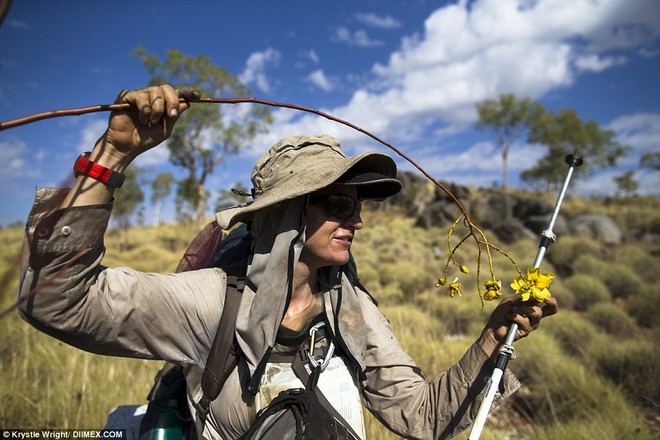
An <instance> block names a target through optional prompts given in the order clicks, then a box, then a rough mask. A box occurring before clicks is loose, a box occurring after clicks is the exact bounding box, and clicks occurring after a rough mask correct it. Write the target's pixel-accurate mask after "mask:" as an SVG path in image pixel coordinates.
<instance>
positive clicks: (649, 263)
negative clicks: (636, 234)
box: [615, 245, 660, 283]
mask: <svg viewBox="0 0 660 440" xmlns="http://www.w3.org/2000/svg"><path fill="white" fill-rule="evenodd" d="M615 257H616V261H617V262H619V263H621V264H622V265H625V266H626V267H629V268H630V269H631V271H634V272H635V273H636V274H637V276H638V277H640V278H641V279H642V280H644V281H645V282H647V283H655V282H656V281H660V259H658V257H655V256H653V255H651V254H650V253H648V252H646V251H645V250H644V249H642V248H641V247H640V246H639V245H635V246H623V247H621V248H619V249H617V252H616V254H615Z"/></svg>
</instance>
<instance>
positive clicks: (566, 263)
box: [547, 235, 603, 274]
mask: <svg viewBox="0 0 660 440" xmlns="http://www.w3.org/2000/svg"><path fill="white" fill-rule="evenodd" d="M584 254H590V255H594V256H599V255H602V254H603V250H602V247H601V245H600V244H598V243H597V242H596V241H594V240H591V239H589V238H586V237H573V236H570V235H569V236H566V237H561V238H560V239H559V240H557V243H555V244H554V245H553V246H552V248H551V251H550V252H548V254H547V258H548V260H550V261H551V262H552V264H553V265H554V266H555V267H556V268H557V270H558V271H561V272H562V273H569V274H570V273H573V269H572V266H573V263H575V260H576V259H577V258H578V257H579V256H580V255H584Z"/></svg>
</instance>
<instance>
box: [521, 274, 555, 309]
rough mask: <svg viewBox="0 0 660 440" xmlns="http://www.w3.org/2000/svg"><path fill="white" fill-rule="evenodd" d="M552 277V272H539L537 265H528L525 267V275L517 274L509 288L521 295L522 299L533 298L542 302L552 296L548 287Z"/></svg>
mask: <svg viewBox="0 0 660 440" xmlns="http://www.w3.org/2000/svg"><path fill="white" fill-rule="evenodd" d="M554 277H555V276H554V274H552V273H541V269H540V268H538V267H537V268H533V267H530V268H529V269H527V275H518V276H516V277H515V278H514V279H513V283H511V288H512V289H513V290H515V292H516V294H517V295H520V296H521V297H522V299H523V301H528V300H529V299H530V298H533V299H535V300H536V301H539V302H543V301H545V300H546V299H548V298H550V297H551V296H552V295H551V294H550V289H548V287H549V286H550V283H551V282H552V279H553V278H554Z"/></svg>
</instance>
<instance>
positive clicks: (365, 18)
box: [355, 13, 401, 29]
mask: <svg viewBox="0 0 660 440" xmlns="http://www.w3.org/2000/svg"><path fill="white" fill-rule="evenodd" d="M355 18H356V19H357V20H358V21H360V22H362V23H364V24H366V25H369V26H373V27H375V28H381V29H397V28H400V27H401V22H400V21H399V20H397V19H396V18H394V17H392V16H391V15H386V16H381V15H378V14H372V13H370V14H357V15H356V16H355Z"/></svg>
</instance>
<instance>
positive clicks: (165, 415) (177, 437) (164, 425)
mask: <svg viewBox="0 0 660 440" xmlns="http://www.w3.org/2000/svg"><path fill="white" fill-rule="evenodd" d="M177 408H178V402H177V401H176V400H170V401H169V402H167V405H165V408H163V410H162V411H161V413H160V415H159V416H158V420H157V421H156V427H155V428H154V429H152V430H151V435H150V436H149V439H150V440H182V439H183V420H181V418H180V417H179V415H178V414H177Z"/></svg>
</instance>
